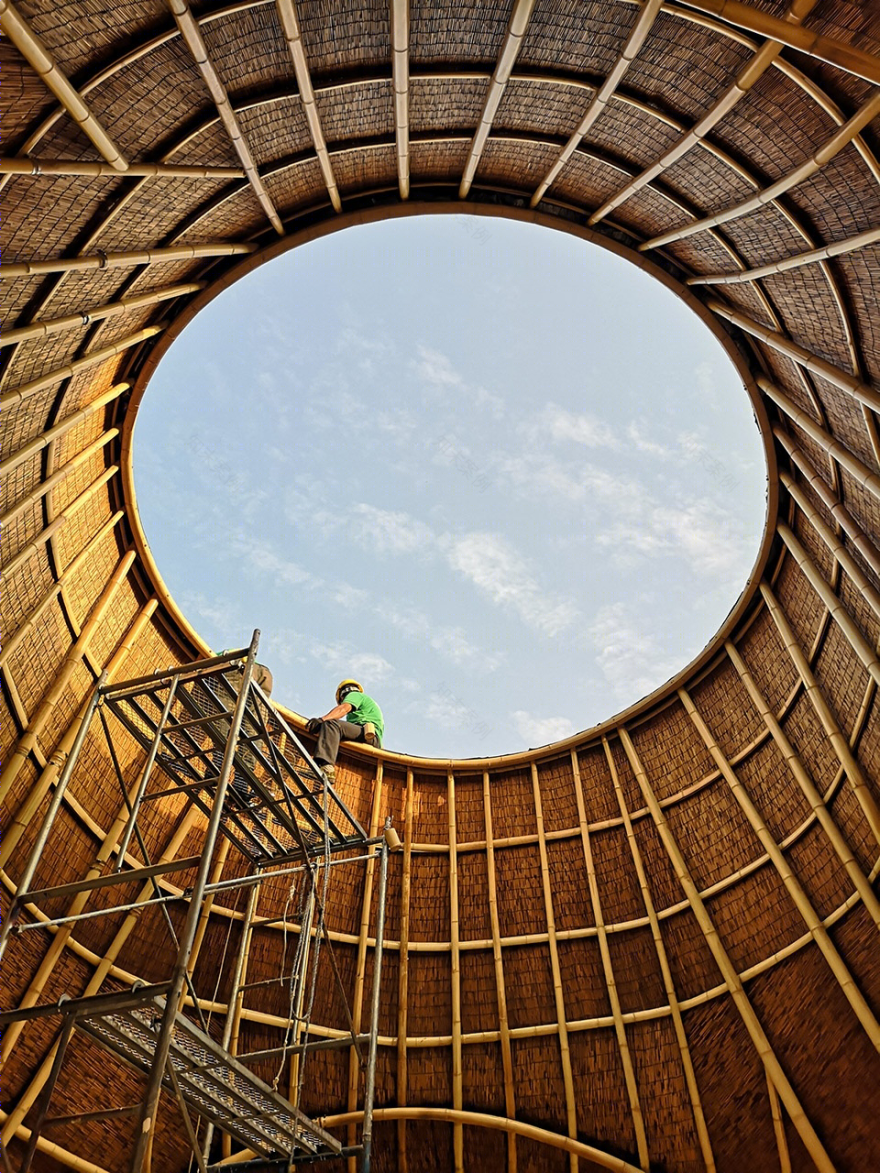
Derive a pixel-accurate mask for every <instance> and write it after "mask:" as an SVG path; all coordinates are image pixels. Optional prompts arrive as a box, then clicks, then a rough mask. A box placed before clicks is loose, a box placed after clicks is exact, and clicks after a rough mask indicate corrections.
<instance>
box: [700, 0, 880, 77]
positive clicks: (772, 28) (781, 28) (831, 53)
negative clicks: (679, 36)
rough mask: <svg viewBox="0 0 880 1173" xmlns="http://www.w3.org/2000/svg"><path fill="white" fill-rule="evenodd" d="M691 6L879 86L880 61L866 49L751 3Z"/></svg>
mask: <svg viewBox="0 0 880 1173" xmlns="http://www.w3.org/2000/svg"><path fill="white" fill-rule="evenodd" d="M688 5H689V7H691V8H696V9H697V10H698V11H699V12H706V13H709V14H710V15H712V16H719V17H721V18H722V19H723V20H726V21H728V22H729V23H730V24H732V25H736V26H737V27H738V28H742V29H745V30H746V31H748V32H750V33H757V34H758V35H759V36H762V37H772V38H773V40H774V41H780V42H781V43H782V44H783V45H787V46H788V47H789V48H790V49H796V50H797V51H798V52H799V53H806V54H807V56H808V57H814V58H816V59H817V60H818V61H824V62H825V64H826V65H833V66H834V67H835V68H837V69H842V70H843V71H844V72H845V73H853V74H855V76H856V77H861V78H864V80H865V81H869V82H872V83H873V84H874V85H880V61H878V60H877V57H876V56H875V55H874V54H873V53H870V52H868V51H867V50H864V49H858V48H856V47H855V46H854V45H848V44H846V42H845V41H840V40H837V39H836V38H835V37H824V36H822V35H821V34H819V33H816V32H813V30H812V29H804V28H800V27H799V26H798V25H792V24H787V23H786V22H785V20H784V19H781V18H780V17H777V16H771V15H770V14H769V13H768V12H763V11H761V10H759V9H757V8H753V7H752V5H751V4H747V3H742V0H688Z"/></svg>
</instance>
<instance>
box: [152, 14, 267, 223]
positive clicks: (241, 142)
mask: <svg viewBox="0 0 880 1173" xmlns="http://www.w3.org/2000/svg"><path fill="white" fill-rule="evenodd" d="M166 2H167V4H168V7H169V9H170V10H171V15H172V16H173V17H174V21H175V23H176V25H177V27H178V29H179V30H180V35H181V37H182V38H183V41H184V43H185V45H186V47H187V48H188V49H189V51H190V53H191V54H192V57H193V60H194V61H195V63H196V65H197V67H198V70H199V73H201V75H202V78H203V80H204V82H205V85H206V86H207V87H208V91H209V93H210V95H211V97H212V99H213V101H214V105H215V106H216V107H217V112H218V114H219V115H220V121H221V122H222V123H223V126H224V127H225V129H226V133H227V134H228V135H229V138H230V140H231V142H232V146H233V148H234V149H235V153H236V154H237V155H238V157H239V159H240V160H241V165H242V167H243V168H244V171H245V175H246V176H247V180H248V182H249V183H250V185H251V187H252V188H253V190H254V194H255V195H256V197H257V200H258V201H259V204H260V207H261V208H262V209H263V211H264V212H265V214H266V216H267V218H268V220H269V222H270V224H271V225H272V227H273V228H274V229H275V231H276V232H277V233H278V235H279V236H283V235H284V226H283V225H282V223H281V218H280V217H279V215H278V212H277V211H276V210H275V205H274V204H273V203H272V200H271V198H270V196H269V193H268V192H267V191H266V188H265V185H264V184H263V181H262V179H261V178H260V173H259V171H258V170H257V164H256V163H255V161H254V157H253V155H252V154H251V149H250V147H249V146H248V142H247V139H246V138H245V136H244V132H243V131H242V129H241V127H240V125H239V122H238V119H237V118H236V116H235V111H234V110H233V109H232V105H231V103H230V101H229V94H228V93H227V91H226V86H225V85H224V84H223V82H222V81H221V79H220V75H219V74H218V73H217V70H216V69H215V68H214V66H213V65H212V63H211V60H210V58H209V56H208V49H207V46H206V45H205V41H204V38H203V37H202V32H201V29H200V28H199V24H198V21H197V20H196V19H195V17H194V16H193V14H192V10H191V9H190V6H189V4H188V3H187V2H186V0H166Z"/></svg>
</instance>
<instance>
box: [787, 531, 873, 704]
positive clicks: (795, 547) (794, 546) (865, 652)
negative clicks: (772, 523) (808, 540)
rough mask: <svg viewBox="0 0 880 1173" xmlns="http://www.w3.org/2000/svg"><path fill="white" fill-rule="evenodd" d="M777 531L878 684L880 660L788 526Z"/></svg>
mask: <svg viewBox="0 0 880 1173" xmlns="http://www.w3.org/2000/svg"><path fill="white" fill-rule="evenodd" d="M777 529H778V532H779V536H780V537H781V538H782V540H783V542H784V543H785V545H786V546H787V547H788V550H789V553H790V554H791V555H792V557H793V558H794V560H795V562H797V564H798V566H799V567H800V568H801V570H802V571H803V574H804V576H805V578H806V579H807V581H808V582H809V584H810V586H811V587H812V588H813V590H814V591H815V592H816V594H817V595H818V596H819V598H820V599H821V600H822V602H823V603H824V605H825V606H826V607H827V609H828V611H829V612H830V614H831V617H832V619H833V620H834V621H835V623H836V624H837V626H838V627H839V628H840V630H841V632H842V633H843V635H844V637H845V638H846V640H847V642H848V643H849V645H850V647H851V648H852V649H853V651H854V652H855V653H856V655H857V656H858V658H859V659H860V660H861V661H862V663H863V664H864V666H865V668H867V670H868V672H869V673H870V674H871V676H872V677H873V679H874V681H875V682H876V683H878V684H880V660H878V658H877V652H876V651H875V650H874V649H873V648H872V647H871V646H870V644H869V643H868V642H867V640H866V639H865V637H864V636H863V635H862V633H861V631H860V630H859V629H858V627H857V626H856V624H855V622H854V621H853V619H852V617H851V616H850V614H849V612H848V611H847V610H846V608H845V607H844V605H843V603H842V602H841V601H840V599H839V598H838V597H837V595H836V594H835V593H834V591H833V590H832V589H831V587H830V586H829V585H828V583H827V582H826V581H825V579H824V578H823V577H822V575H821V574H820V573H819V571H818V569H817V567H816V565H815V563H814V562H813V560H812V559H811V558H810V556H809V554H808V553H807V551H806V550H805V549H804V547H803V546H802V545H801V543H800V542H799V541H798V539H797V538H796V537H795V536H794V534H793V533H792V531H791V530H790V529H789V528H788V526H787V525H782V524H781V523H780V525H779V526H778V527H777Z"/></svg>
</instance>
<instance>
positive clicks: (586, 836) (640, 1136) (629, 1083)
mask: <svg viewBox="0 0 880 1173" xmlns="http://www.w3.org/2000/svg"><path fill="white" fill-rule="evenodd" d="M571 769H572V776H573V778H574V792H575V799H576V801H577V812H578V822H579V824H580V832H581V843H582V845H583V849H584V864H585V865H586V869H587V884H588V886H589V889H590V903H591V905H592V908H593V920H594V921H595V923H596V937H597V939H598V942H599V954H600V956H601V958H602V973H603V974H604V977H605V986H606V989H607V990H608V1003H609V1005H610V1006H611V1016H612V1018H613V1019H614V1033H615V1035H616V1036H617V1046H618V1050H619V1051H620V1062H621V1066H622V1067H623V1076H624V1080H625V1082H626V1093H627V1096H628V1097H629V1108H630V1113H631V1114H632V1119H633V1132H634V1133H635V1137H636V1148H637V1151H638V1154H639V1164H640V1165H641V1167H642V1168H643V1169H648V1168H649V1167H650V1156H649V1154H648V1138H647V1135H646V1133H645V1120H644V1117H643V1116H642V1108H641V1104H640V1103H639V1089H638V1084H637V1082H636V1073H635V1069H634V1068H633V1062H632V1055H631V1053H630V1049H629V1043H628V1041H627V1037H626V1027H625V1026H624V1023H623V1016H622V1013H621V1009H620V998H619V996H618V993H617V982H616V981H615V980H614V966H613V964H612V962H611V953H610V951H609V949H608V934H607V933H606V931H605V917H604V914H603V912H602V899H601V897H600V895H599V880H598V877H597V876H596V865H595V862H594V860H593V851H592V848H591V846H590V829H589V824H588V822H587V809H586V804H585V802H584V788H583V783H582V782H581V770H580V765H579V764H578V756H577V750H575V749H573V750H572V751H571Z"/></svg>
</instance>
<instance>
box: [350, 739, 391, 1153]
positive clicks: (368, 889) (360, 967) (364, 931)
mask: <svg viewBox="0 0 880 1173" xmlns="http://www.w3.org/2000/svg"><path fill="white" fill-rule="evenodd" d="M382 781H383V771H382V762H381V761H379V762H377V763H376V785H375V787H374V788H373V805H372V809H371V811H370V838H371V839H375V838H376V836H377V835H378V833H379V809H380V806H381V803H382ZM368 854H369V859H368V860H367V862H366V865H365V875H364V899H363V903H362V904H361V924H360V931H359V933H358V943H357V968H356V971H355V979H354V998H353V1000H352V1007H351V1021H352V1024H353V1027H354V1032H353V1033H354V1034H360V1032H361V1016H362V1013H363V1007H364V980H365V976H366V970H367V940H368V934H369V931H370V905H371V903H372V900H373V878H374V873H375V870H376V847H375V845H372V846H371V847H370V848H369V851H368ZM359 1076H360V1067H359V1065H358V1057H357V1052H356V1051H355V1049H354V1047H352V1049H351V1051H350V1052H349V1061H348V1110H349V1112H353V1111H354V1110H355V1108H356V1107H357V1095H358V1081H359ZM356 1140H357V1134H356V1132H355V1126H354V1124H351V1125H350V1126H349V1132H348V1143H349V1144H350V1145H353V1144H354V1143H355V1141H356ZM348 1173H356V1168H355V1159H354V1157H349V1158H348Z"/></svg>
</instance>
